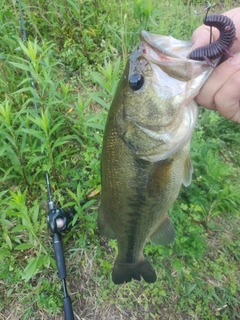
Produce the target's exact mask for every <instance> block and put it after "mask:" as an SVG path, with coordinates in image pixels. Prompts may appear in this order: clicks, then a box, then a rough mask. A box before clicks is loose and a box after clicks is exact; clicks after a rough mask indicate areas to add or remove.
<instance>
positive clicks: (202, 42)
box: [191, 26, 219, 51]
mask: <svg viewBox="0 0 240 320" xmlns="http://www.w3.org/2000/svg"><path fill="white" fill-rule="evenodd" d="M214 29H215V30H214ZM218 34H219V31H218V30H217V29H216V28H213V30H212V39H211V41H210V28H209V27H207V26H201V27H199V28H197V29H196V30H195V31H194V32H193V35H192V43H193V45H192V48H191V51H192V50H194V49H196V48H199V47H202V46H207V45H208V44H210V42H213V41H215V39H217V37H218Z"/></svg>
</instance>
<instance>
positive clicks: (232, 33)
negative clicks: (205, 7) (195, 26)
mask: <svg viewBox="0 0 240 320" xmlns="http://www.w3.org/2000/svg"><path fill="white" fill-rule="evenodd" d="M203 22H204V24H205V25H207V26H210V27H211V28H212V27H215V28H217V29H218V30H219V32H220V36H219V38H218V39H217V41H215V42H213V43H210V44H209V45H207V46H203V47H199V48H197V49H195V50H193V51H192V52H191V53H190V54H189V58H190V59H192V60H200V61H203V60H205V61H206V62H207V63H208V64H209V65H210V66H212V67H214V65H213V63H212V61H211V60H214V59H217V58H219V57H220V56H221V55H222V54H224V53H227V54H228V55H230V56H232V53H231V51H230V50H229V49H230V48H231V47H232V45H233V42H234V40H235V39H236V28H235V25H234V23H233V21H232V20H231V19H230V18H228V17H227V16H224V15H221V14H214V15H211V16H207V15H206V17H205V19H204V21H203Z"/></svg>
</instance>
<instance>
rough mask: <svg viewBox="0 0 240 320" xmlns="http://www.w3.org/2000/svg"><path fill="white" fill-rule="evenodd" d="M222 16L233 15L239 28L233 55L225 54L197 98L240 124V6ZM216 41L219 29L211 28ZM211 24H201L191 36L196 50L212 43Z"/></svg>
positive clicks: (232, 17)
mask: <svg viewBox="0 0 240 320" xmlns="http://www.w3.org/2000/svg"><path fill="white" fill-rule="evenodd" d="M223 15H226V16H228V17H229V18H231V19H232V20H233V22H234V24H235V27H236V37H237V39H236V40H235V41H234V44H233V46H232V47H231V49H230V50H231V52H232V53H233V54H234V56H233V57H230V58H229V57H228V56H225V57H224V58H225V61H223V62H222V63H221V64H220V65H219V66H218V67H217V68H216V69H215V70H214V71H213V72H212V74H211V75H210V77H209V78H208V80H207V81H206V83H205V84H204V86H203V87H202V88H201V90H200V92H199V94H198V95H197V97H196V98H195V100H196V102H197V103H198V104H199V105H202V106H204V107H205V108H207V109H210V110H217V111H218V112H219V113H221V114H222V115H223V116H224V117H225V118H227V119H230V120H232V121H235V122H239V123H240V8H235V9H232V10H229V11H227V12H225V13H223ZM212 35H213V41H216V40H217V39H218V37H219V31H218V30H217V29H216V28H212ZM209 38H210V27H208V26H205V25H202V26H200V27H199V28H197V29H196V30H195V31H194V32H193V35H192V42H193V47H192V49H196V48H198V47H201V46H205V45H208V44H209Z"/></svg>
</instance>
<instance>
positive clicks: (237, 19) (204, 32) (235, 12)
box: [191, 8, 240, 53]
mask: <svg viewBox="0 0 240 320" xmlns="http://www.w3.org/2000/svg"><path fill="white" fill-rule="evenodd" d="M223 15H224V16H228V17H229V18H230V19H232V21H233V23H234V25H235V27H236V40H235V41H234V43H233V46H232V47H231V51H232V52H233V53H237V52H239V51H240V8H235V9H232V10H229V11H227V12H225V13H223ZM218 38H219V31H218V29H216V28H214V27H213V28H212V42H214V41H216V40H217V39H218ZM192 42H193V46H192V48H191V51H192V50H193V49H196V48H198V47H201V46H204V45H208V44H209V43H210V27H208V26H206V25H202V26H200V27H198V28H197V29H196V30H195V31H194V32H193V35H192Z"/></svg>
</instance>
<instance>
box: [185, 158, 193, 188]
mask: <svg viewBox="0 0 240 320" xmlns="http://www.w3.org/2000/svg"><path fill="white" fill-rule="evenodd" d="M192 173H193V165H192V160H191V158H190V155H188V157H187V158H186V160H185V162H184V169H183V184H184V186H185V187H188V186H189V185H190V184H191V182H192Z"/></svg>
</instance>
